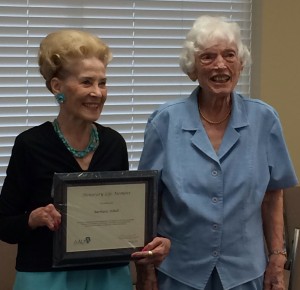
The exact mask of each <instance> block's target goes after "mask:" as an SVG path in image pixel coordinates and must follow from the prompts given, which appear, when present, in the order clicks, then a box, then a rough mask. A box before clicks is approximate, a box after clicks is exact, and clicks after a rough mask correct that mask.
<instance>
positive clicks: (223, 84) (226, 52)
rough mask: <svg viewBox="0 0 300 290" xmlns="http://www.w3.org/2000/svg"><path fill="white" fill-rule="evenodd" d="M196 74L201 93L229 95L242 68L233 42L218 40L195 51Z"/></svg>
mask: <svg viewBox="0 0 300 290" xmlns="http://www.w3.org/2000/svg"><path fill="white" fill-rule="evenodd" d="M195 64H196V66H195V67H196V75H197V79H198V81H199V84H200V86H201V87H202V89H203V93H204V94H205V93H206V94H210V95H216V96H225V97H227V96H229V95H230V94H231V92H232V91H233V90H234V88H235V86H236V84H237V82H238V80H239V76H240V72H241V71H242V69H243V66H242V63H241V61H240V59H239V57H238V54H237V47H236V45H235V44H229V43H227V42H224V41H223V42H220V43H217V44H214V45H212V46H209V47H207V48H205V49H204V50H202V51H201V52H196V53H195Z"/></svg>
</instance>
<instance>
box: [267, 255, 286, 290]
mask: <svg viewBox="0 0 300 290" xmlns="http://www.w3.org/2000/svg"><path fill="white" fill-rule="evenodd" d="M285 262H286V258H285V257H284V256H283V255H271V256H270V260H269V264H268V266H267V268H266V272H265V278H264V290H285V283H284V264H285Z"/></svg>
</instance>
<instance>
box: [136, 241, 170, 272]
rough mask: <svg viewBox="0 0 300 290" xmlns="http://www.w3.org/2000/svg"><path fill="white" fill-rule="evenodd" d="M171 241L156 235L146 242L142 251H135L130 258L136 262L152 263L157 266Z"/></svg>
mask: <svg viewBox="0 0 300 290" xmlns="http://www.w3.org/2000/svg"><path fill="white" fill-rule="evenodd" d="M170 247H171V241H170V240H169V239H167V238H162V237H156V238H154V239H153V240H152V242H150V243H149V244H147V245H146V246H145V247H144V248H143V249H142V251H140V252H135V253H133V254H132V255H131V258H132V259H133V260H134V261H135V263H136V264H140V265H147V264H153V265H155V266H159V265H160V263H161V262H162V261H163V260H164V259H165V257H166V256H167V255H168V254H169V251H170Z"/></svg>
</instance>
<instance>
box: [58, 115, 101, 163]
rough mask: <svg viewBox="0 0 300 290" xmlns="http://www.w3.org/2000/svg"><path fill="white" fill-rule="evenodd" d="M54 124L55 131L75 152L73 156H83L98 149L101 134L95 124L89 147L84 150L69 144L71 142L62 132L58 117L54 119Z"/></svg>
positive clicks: (72, 151) (69, 148) (70, 149)
mask: <svg viewBox="0 0 300 290" xmlns="http://www.w3.org/2000/svg"><path fill="white" fill-rule="evenodd" d="M52 124H53V128H54V131H55V132H56V133H57V135H58V137H59V138H60V140H61V141H62V142H63V143H64V145H65V146H66V147H67V149H68V150H69V151H70V152H71V153H72V154H73V156H75V157H77V158H83V157H85V156H86V155H88V154H89V153H90V152H93V151H95V150H96V149H97V147H98V145H99V134H98V131H97V128H96V127H95V126H94V125H93V126H92V130H91V135H90V141H89V144H88V145H87V147H86V148H85V149H84V150H77V149H75V148H73V147H72V146H71V145H70V144H69V142H68V141H67V140H66V138H65V137H64V135H63V133H62V132H61V130H60V128H59V124H58V121H57V119H54V121H53V123H52Z"/></svg>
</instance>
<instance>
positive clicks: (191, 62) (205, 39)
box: [179, 16, 251, 74]
mask: <svg viewBox="0 0 300 290" xmlns="http://www.w3.org/2000/svg"><path fill="white" fill-rule="evenodd" d="M220 40H221V41H226V42H229V43H233V44H235V45H236V46H237V50H238V57H239V59H240V61H241V63H242V65H243V66H246V65H248V64H250V63H251V56H250V52H249V50H248V48H247V46H246V45H244V44H243V42H242V40H241V32H240V27H239V25H238V24H237V23H235V22H229V21H226V20H225V18H223V17H212V16H200V17H199V18H197V19H196V21H195V22H194V24H193V27H192V28H191V30H190V31H189V32H188V34H187V36H186V40H185V41H184V43H183V49H182V52H181V55H180V59H179V61H180V62H179V63H180V67H181V69H182V71H183V72H184V73H186V74H189V73H193V72H194V71H195V52H201V50H203V49H205V48H207V47H209V46H210V45H213V44H215V43H216V42H217V41H220Z"/></svg>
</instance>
